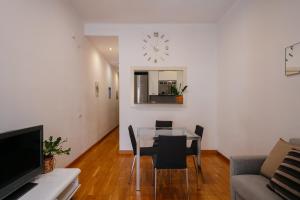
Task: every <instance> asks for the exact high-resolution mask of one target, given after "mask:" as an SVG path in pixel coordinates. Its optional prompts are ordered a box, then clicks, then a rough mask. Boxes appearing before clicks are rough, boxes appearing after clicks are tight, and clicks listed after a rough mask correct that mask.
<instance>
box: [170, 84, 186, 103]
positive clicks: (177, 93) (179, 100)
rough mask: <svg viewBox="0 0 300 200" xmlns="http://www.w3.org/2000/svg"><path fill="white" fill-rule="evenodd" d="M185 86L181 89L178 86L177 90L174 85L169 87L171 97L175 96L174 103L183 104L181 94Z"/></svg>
mask: <svg viewBox="0 0 300 200" xmlns="http://www.w3.org/2000/svg"><path fill="white" fill-rule="evenodd" d="M187 87H188V86H187V85H186V86H184V87H183V88H181V84H180V85H179V88H177V87H176V86H175V85H172V86H171V93H172V95H175V96H176V103H178V104H183V93H184V91H185V90H186V89H187Z"/></svg>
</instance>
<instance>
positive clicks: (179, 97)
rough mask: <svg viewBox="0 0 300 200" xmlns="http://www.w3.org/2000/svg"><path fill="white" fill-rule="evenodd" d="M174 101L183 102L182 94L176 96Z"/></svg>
mask: <svg viewBox="0 0 300 200" xmlns="http://www.w3.org/2000/svg"><path fill="white" fill-rule="evenodd" d="M176 103H177V104H183V96H182V95H180V96H176Z"/></svg>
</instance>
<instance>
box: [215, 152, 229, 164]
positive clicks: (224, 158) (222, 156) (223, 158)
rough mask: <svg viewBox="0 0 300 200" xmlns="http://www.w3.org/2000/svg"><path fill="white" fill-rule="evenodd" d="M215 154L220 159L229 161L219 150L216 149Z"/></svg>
mask: <svg viewBox="0 0 300 200" xmlns="http://www.w3.org/2000/svg"><path fill="white" fill-rule="evenodd" d="M217 155H218V156H219V157H220V158H222V160H224V161H225V162H227V163H230V160H229V158H227V157H226V156H224V155H223V154H222V153H221V152H219V151H217Z"/></svg>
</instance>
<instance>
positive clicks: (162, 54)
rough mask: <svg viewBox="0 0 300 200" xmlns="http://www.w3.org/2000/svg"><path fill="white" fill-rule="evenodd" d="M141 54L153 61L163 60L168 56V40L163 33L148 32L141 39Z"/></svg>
mask: <svg viewBox="0 0 300 200" xmlns="http://www.w3.org/2000/svg"><path fill="white" fill-rule="evenodd" d="M143 56H144V57H145V58H146V60H147V61H149V62H153V63H158V62H162V61H165V59H166V57H168V56H169V40H168V39H167V38H166V36H165V34H159V33H158V32H154V33H153V34H148V35H147V36H146V37H145V38H144V40H143Z"/></svg>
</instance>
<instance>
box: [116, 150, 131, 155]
mask: <svg viewBox="0 0 300 200" xmlns="http://www.w3.org/2000/svg"><path fill="white" fill-rule="evenodd" d="M119 154H121V155H129V154H133V152H132V150H119Z"/></svg>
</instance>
